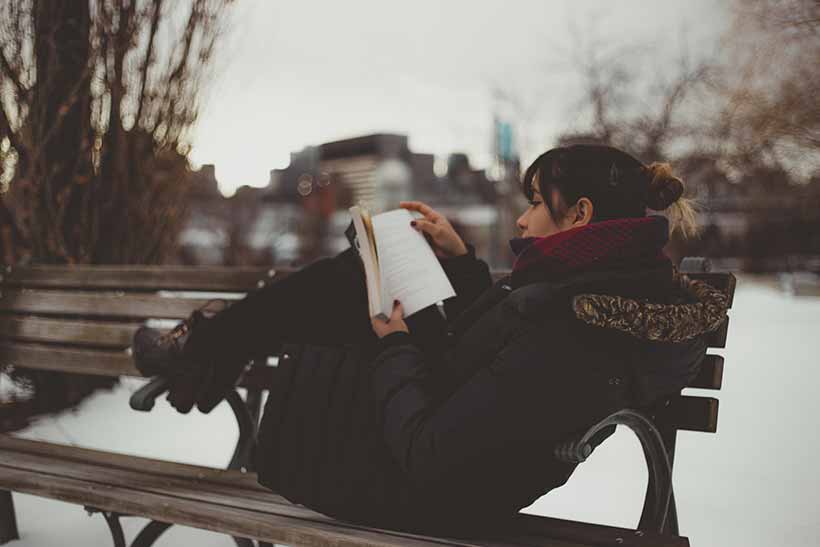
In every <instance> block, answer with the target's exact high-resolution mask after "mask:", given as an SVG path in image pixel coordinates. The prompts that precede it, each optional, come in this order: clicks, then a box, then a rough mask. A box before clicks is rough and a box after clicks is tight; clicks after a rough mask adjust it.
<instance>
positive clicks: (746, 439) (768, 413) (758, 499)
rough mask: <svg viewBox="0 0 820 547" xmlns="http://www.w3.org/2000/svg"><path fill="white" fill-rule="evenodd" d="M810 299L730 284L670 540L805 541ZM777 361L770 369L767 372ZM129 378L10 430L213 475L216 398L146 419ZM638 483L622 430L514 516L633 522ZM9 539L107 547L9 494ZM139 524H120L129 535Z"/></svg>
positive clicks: (679, 480)
mask: <svg viewBox="0 0 820 547" xmlns="http://www.w3.org/2000/svg"><path fill="white" fill-rule="evenodd" d="M818 327H820V298H809V297H806V298H793V297H788V296H785V295H784V294H783V293H782V292H780V291H779V290H777V288H776V287H775V286H774V285H773V284H771V283H765V282H763V281H761V280H758V279H753V278H749V277H744V278H741V280H740V282H739V286H738V289H737V293H736V295H735V304H734V308H733V309H732V311H731V326H730V329H729V340H728V349H727V350H726V351H724V352H722V353H723V354H724V355H725V357H726V368H725V377H724V385H723V389H722V390H720V391H718V392H710V391H706V390H691V391H692V394H702V395H707V396H713V397H717V398H718V399H719V400H720V414H719V420H718V433H717V434H704V433H691V432H682V433H680V434H679V436H678V446H677V453H676V461H675V477H674V480H675V496H676V501H677V504H678V514H679V521H680V526H681V532H682V533H683V534H684V535H686V536H688V537H689V539H690V542H691V543H692V544H693V545H698V546H700V547H708V546H712V547H726V546H744V547H755V546H761V547H763V546H770V545H780V546H784V547H786V546H789V547H803V546H806V547H808V546H814V545H816V541H817V539H816V538H817V537H818V536H820V524H819V523H818V519H817V518H816V517H817V515H816V507H818V506H819V505H820V473H818V471H817V466H816V464H815V460H816V454H817V453H818V449H820V443H818V440H817V437H816V435H814V434H813V431H814V430H815V429H816V428H815V427H814V423H813V420H814V418H815V417H816V416H818V414H820V403H818V398H817V396H816V395H815V389H814V386H815V385H816V384H817V382H818V380H820V372H818V368H817V364H818V353H820V340H818V337H817V333H820V328H818ZM772 367H775V368H776V372H777V373H776V374H773V373H771V372H769V369H770V368H772ZM140 385H142V381H141V380H136V379H125V380H124V381H123V383H122V385H121V386H119V387H117V388H115V389H114V390H113V391H106V392H101V393H99V394H96V395H94V396H93V397H92V398H90V399H89V400H88V401H86V402H85V403H84V404H83V405H82V406H81V407H80V408H79V409H78V410H77V411H74V412H68V413H64V414H62V415H59V416H55V417H49V418H45V419H42V420H40V421H38V422H37V423H35V424H34V425H33V426H32V427H30V428H28V429H27V430H26V431H24V432H21V433H20V436H23V437H26V438H31V439H42V440H48V441H52V442H58V443H66V444H76V445H79V446H84V447H90V448H98V449H104V450H109V451H116V452H122V453H127V454H134V455H139V456H146V457H152V458H161V459H166V460H174V461H179V462H185V463H193V464H200V465H209V466H216V467H223V466H224V465H225V464H226V463H227V461H228V460H229V458H230V455H231V452H232V450H233V446H234V444H235V442H236V436H237V433H236V424H235V422H234V418H233V415H232V413H231V412H230V409H229V408H228V406H227V405H226V404H222V405H220V406H219V407H217V408H216V409H214V410H213V411H212V412H211V413H210V414H208V415H202V414H198V413H196V411H194V412H192V413H191V414H188V415H181V414H178V413H176V412H175V411H174V410H173V409H172V408H171V407H170V406H168V404H167V403H166V402H165V401H164V400H160V401H158V403H157V405H156V406H155V407H154V410H153V411H152V412H150V413H139V412H134V411H132V410H131V409H130V408H129V406H128V397H129V396H130V394H131V393H132V392H133V391H135V390H136V389H137V388H138V387H139V386H140ZM645 487H646V470H645V467H644V463H643V455H642V453H641V450H640V445H639V443H638V441H637V440H636V439H635V438H633V437H632V435H631V433H629V432H628V431H627V430H624V429H622V428H621V429H619V430H618V431H617V432H616V433H615V435H613V436H612V437H611V438H610V439H609V440H607V441H606V442H605V443H604V444H603V445H601V446H600V447H598V448H597V449H596V451H595V453H594V454H593V455H592V457H591V458H590V459H589V460H588V461H587V462H586V463H584V464H582V465H581V466H579V468H578V470H577V471H576V472H575V474H574V475H573V477H572V478H571V479H570V481H569V483H568V484H567V485H566V486H564V487H562V488H559V489H558V490H555V491H553V492H550V493H549V494H547V495H546V496H544V497H542V498H541V499H539V500H538V501H536V502H535V503H534V504H533V505H531V506H530V507H529V508H527V509H526V512H529V513H534V514H543V515H549V516H553V517H558V518H566V519H572V520H581V521H587V522H597V523H602V524H610V525H616V526H623V527H628V528H634V526H635V525H636V524H637V522H638V518H639V516H640V512H641V506H642V503H643V496H644V490H645ZM14 500H15V504H16V507H17V518H18V524H19V527H20V532H21V537H22V539H21V540H20V541H16V542H12V543H10V544H9V545H10V546H12V547H51V546H54V547H64V546H66V545H78V546H79V545H110V536H109V533H108V529H107V527H106V525H105V523H104V521H103V519H102V517H101V516H99V515H95V516H93V517H91V518H89V517H87V516H86V514H85V512H84V511H83V509H82V507H80V506H77V505H71V504H66V503H61V502H56V501H52V500H48V499H44V498H37V497H34V496H28V495H22V494H14ZM145 522H146V521H145V519H137V518H131V517H129V518H125V519H123V527H124V530H125V533H126V539H127V540H129V541H130V540H131V539H132V538H133V537H134V535H135V534H136V533H137V532H138V531H139V529H140V528H141V527H142V525H143V524H144V523H145ZM155 545H157V546H158V547H162V546H165V545H167V546H170V545H201V546H204V547H211V546H214V547H216V546H225V547H228V546H232V545H234V543H233V541H232V540H231V539H230V538H229V537H227V536H224V535H219V534H215V533H212V532H207V531H202V530H195V529H192V528H187V527H182V526H174V527H172V528H171V529H170V530H169V531H168V532H166V533H165V535H163V536H162V538H160V540H159V541H158V542H157V543H156V544H155Z"/></svg>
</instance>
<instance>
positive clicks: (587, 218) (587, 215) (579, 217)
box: [572, 198, 593, 227]
mask: <svg viewBox="0 0 820 547" xmlns="http://www.w3.org/2000/svg"><path fill="white" fill-rule="evenodd" d="M574 209H575V212H574V213H573V215H574V217H573V218H572V225H573V226H575V227H578V226H586V225H587V224H589V223H590V222H592V212H593V206H592V202H591V201H590V200H589V198H581V199H579V200H578V201H577V202H576V203H575V207H574Z"/></svg>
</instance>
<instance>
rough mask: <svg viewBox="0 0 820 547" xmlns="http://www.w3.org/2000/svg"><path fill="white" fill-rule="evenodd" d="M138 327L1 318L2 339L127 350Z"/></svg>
mask: <svg viewBox="0 0 820 547" xmlns="http://www.w3.org/2000/svg"><path fill="white" fill-rule="evenodd" d="M138 327H139V324H133V323H132V324H128V323H108V322H104V321H71V320H65V319H46V318H41V317H36V318H35V317H26V318H22V317H0V338H5V339H13V340H35V341H38V342H56V343H64V344H86V345H93V346H100V347H109V348H119V349H125V348H127V347H128V346H130V345H131V338H132V337H133V335H134V331H136V330H137V328H138Z"/></svg>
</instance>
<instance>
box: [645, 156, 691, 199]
mask: <svg viewBox="0 0 820 547" xmlns="http://www.w3.org/2000/svg"><path fill="white" fill-rule="evenodd" d="M644 173H645V174H646V176H647V178H648V179H649V180H648V186H647V192H646V206H647V207H649V208H650V209H652V210H653V211H663V210H664V209H668V208H669V207H670V206H671V205H672V204H673V203H675V202H676V201H678V200H679V199H680V198H681V196H682V195H683V190H684V188H683V181H682V180H681V179H679V178H678V177H676V176H675V175H673V174H672V166H671V165H669V164H668V163H657V162H656V163H653V164H651V165H649V166H647V167H644Z"/></svg>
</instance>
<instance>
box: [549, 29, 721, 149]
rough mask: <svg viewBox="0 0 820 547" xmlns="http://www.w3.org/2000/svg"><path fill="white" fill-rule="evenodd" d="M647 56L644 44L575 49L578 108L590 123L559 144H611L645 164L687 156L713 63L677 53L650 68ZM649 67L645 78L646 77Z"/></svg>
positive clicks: (589, 45) (587, 45) (597, 42)
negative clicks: (695, 104) (699, 100)
mask: <svg viewBox="0 0 820 547" xmlns="http://www.w3.org/2000/svg"><path fill="white" fill-rule="evenodd" d="M592 34H593V33H589V32H587V33H578V36H582V35H592ZM651 52H652V48H651V47H650V46H649V45H648V44H643V45H641V44H609V43H606V42H604V41H602V40H591V41H589V42H586V43H582V42H580V41H579V42H578V43H577V44H576V47H575V48H574V49H573V52H572V60H573V65H574V67H575V70H576V71H577V74H578V75H579V76H580V78H581V96H580V101H579V105H578V106H579V110H580V111H581V113H583V114H585V115H586V118H587V120H588V121H587V123H586V124H585V126H584V127H582V128H580V130H578V129H577V128H576V131H575V132H572V133H568V134H565V135H564V136H563V137H562V138H561V139H562V141H563V142H577V141H587V142H599V143H605V144H612V145H615V146H618V147H620V148H623V149H625V150H628V151H630V152H631V153H633V154H635V155H636V156H638V157H640V158H641V159H643V160H645V161H654V160H658V159H661V158H663V159H669V158H672V157H674V156H676V155H681V154H683V153H686V151H687V149H688V147H689V142H690V141H691V140H692V137H693V135H695V134H697V133H698V132H699V131H700V130H701V129H700V128H699V127H698V122H697V120H696V119H694V118H693V117H692V115H691V110H692V109H691V106H692V103H693V101H694V99H695V98H697V97H698V96H699V95H700V94H701V93H702V92H704V91H706V90H707V89H708V88H709V87H710V85H711V83H710V82H711V80H712V78H713V73H714V71H715V61H714V60H713V59H712V58H708V57H702V58H699V59H696V60H695V59H693V58H692V56H691V55H689V54H688V53H687V52H686V51H681V53H680V54H679V55H678V57H677V59H676V60H675V61H673V62H671V63H665V64H662V65H660V66H652V65H651V63H650V57H649V53H651ZM656 64H657V63H656ZM650 66H651V67H652V68H651V70H650V72H651V74H650V75H649V76H648V77H647V76H646V74H644V72H645V71H646V68H647V67H650ZM641 67H643V70H641Z"/></svg>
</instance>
